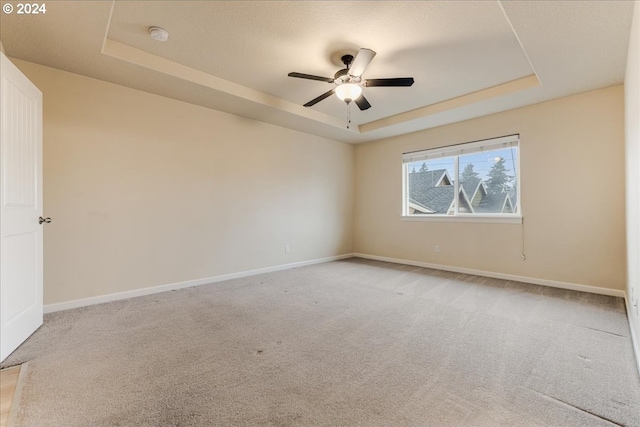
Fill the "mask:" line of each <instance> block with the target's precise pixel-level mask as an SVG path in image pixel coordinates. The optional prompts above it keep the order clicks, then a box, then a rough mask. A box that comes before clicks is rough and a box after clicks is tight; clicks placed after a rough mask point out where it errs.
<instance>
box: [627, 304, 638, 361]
mask: <svg viewBox="0 0 640 427" xmlns="http://www.w3.org/2000/svg"><path fill="white" fill-rule="evenodd" d="M624 299H625V301H626V302H627V319H628V320H629V330H630V331H631V345H632V346H633V353H634V354H635V356H636V364H637V365H638V372H640V336H639V335H638V333H639V332H640V331H638V330H636V326H635V324H634V322H633V321H632V319H633V315H632V314H631V313H633V311H632V310H633V307H632V306H631V301H630V300H629V299H627V295H626V294H625V297H624Z"/></svg>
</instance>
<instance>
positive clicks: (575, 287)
mask: <svg viewBox="0 0 640 427" xmlns="http://www.w3.org/2000/svg"><path fill="white" fill-rule="evenodd" d="M353 255H354V256H355V257H358V258H366V259H373V260H376V261H386V262H392V263H394V264H406V265H415V266H416V267H426V268H432V269H434V270H445V271H452V272H454V273H465V274H472V275H475V276H483V277H492V278H494V279H504V280H513V281H516V282H524V283H532V284H534V285H542V286H550V287H552V288H560V289H569V290H572V291H581V292H589V293H592V294H600V295H609V296H613V297H620V298H625V293H624V291H622V290H618V289H609V288H600V287H597V286H589V285H581V284H578V283H567V282H558V281H555V280H547V279H538V278H536V277H526V276H516V275H514V274H504V273H495V272H493V271H484V270H475V269H473V268H464V267H454V266H451V265H442V264H432V263H428V262H421V261H411V260H406V259H398V258H389V257H384V256H378V255H369V254H361V253H355V254H353Z"/></svg>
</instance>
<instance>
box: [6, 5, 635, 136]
mask: <svg viewBox="0 0 640 427" xmlns="http://www.w3.org/2000/svg"><path fill="white" fill-rule="evenodd" d="M4 3H7V2H6V1H3V2H2V4H4ZM10 3H16V2H10ZM46 4H47V12H46V14H45V15H39V16H19V15H17V14H15V13H14V14H11V15H6V14H2V15H1V16H0V26H1V32H0V39H1V40H2V43H3V45H4V48H5V51H6V53H7V55H9V56H11V57H16V58H19V59H24V60H27V61H31V62H36V63H39V64H43V65H47V66H51V67H55V68H59V69H62V70H66V71H71V72H74V73H78V74H82V75H85V76H89V77H94V78H97V79H101V80H105V81H110V82H113V83H117V84H121V85H125V86H128V87H132V88H136V89H140V90H144V91H147V92H151V93H156V94H159V95H163V96H167V97H171V98H175V99H179V100H183V101H186V102H191V103H194V104H198V105H203V106H206V107H209V108H214V109H218V110H222V111H227V112H230V113H233V114H237V115H240V116H244V117H249V118H254V119H257V120H262V121H265V122H269V123H273V124H276V125H280V126H285V127H289V128H292V129H297V130H301V131H304V132H308V133H311V134H316V135H321V136H325V137H328V138H332V139H336V140H340V141H345V142H352V143H356V142H363V141H371V140H375V139H380V138H384V137H388V136H393V135H399V134H403V133H407V132H413V131H417V130H421V129H427V128H429V127H434V126H439V125H442V124H446V123H451V122H455V121H460V120H465V119H469V118H472V117H477V116H481V115H485V114H491V113H494V112H498V111H504V110H507V109H511V108H516V107H520V106H524V105H529V104H532V103H537V102H542V101H545V100H549V99H554V98H559V97H562V96H567V95H571V94H574V93H579V92H584V91H588V90H592V89H596V88H600V87H606V86H611V85H615V84H620V83H622V82H623V80H624V70H625V64H626V54H627V46H628V39H629V32H630V26H631V17H632V12H633V7H634V3H633V2H632V1H618V2H616V1H603V2H598V1H503V2H500V1H460V2H456V1H428V2H427V1H372V2H365V1H353V2H350V1H208V2H207V1H122V0H120V1H115V2H113V1H49V2H47V3H46ZM154 25H155V26H160V27H163V28H165V29H167V30H168V31H169V32H170V38H169V41H167V42H166V43H160V42H156V41H154V40H152V39H151V38H150V37H149V35H148V28H149V27H150V26H154ZM360 47H367V48H371V49H373V50H375V51H376V52H377V56H376V57H375V58H374V59H373V61H372V62H371V64H370V65H369V67H368V68H367V70H366V72H365V74H364V77H365V78H382V77H414V79H415V84H414V85H413V86H412V87H410V88H384V87H371V88H365V92H364V93H365V95H366V97H367V99H368V100H369V102H370V103H371V104H372V108H371V109H369V110H366V111H360V110H358V109H357V107H356V106H355V105H352V106H351V118H352V127H351V129H347V128H346V111H347V107H346V105H345V104H344V103H343V102H341V101H339V100H338V99H337V98H336V97H335V96H333V97H330V98H327V99H326V100H324V101H322V102H320V103H318V104H316V105H315V106H313V107H311V108H305V107H302V104H304V103H305V102H307V101H309V100H311V99H313V98H315V97H316V96H318V95H320V94H321V93H323V92H326V91H327V90H329V89H331V88H332V87H333V84H328V83H324V82H318V81H311V80H303V79H295V78H290V77H287V73H289V72H291V71H297V72H301V73H308V74H316V75H321V76H327V77H332V76H333V74H334V73H335V72H336V71H337V70H339V69H340V68H342V67H341V66H340V65H339V60H338V57H339V56H340V54H341V53H345V52H352V53H355V52H357V50H358V49H359V48H360ZM336 61H337V62H336Z"/></svg>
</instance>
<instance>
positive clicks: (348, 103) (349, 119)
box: [347, 102, 351, 129]
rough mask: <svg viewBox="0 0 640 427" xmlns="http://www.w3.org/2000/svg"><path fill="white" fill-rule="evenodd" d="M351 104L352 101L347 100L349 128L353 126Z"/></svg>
mask: <svg viewBox="0 0 640 427" xmlns="http://www.w3.org/2000/svg"><path fill="white" fill-rule="evenodd" d="M350 105H351V103H350V102H347V129H350V128H351V108H350V107H349V106H350Z"/></svg>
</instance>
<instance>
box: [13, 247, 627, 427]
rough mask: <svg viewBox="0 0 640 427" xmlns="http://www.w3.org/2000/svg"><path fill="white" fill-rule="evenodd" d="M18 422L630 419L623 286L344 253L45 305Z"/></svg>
mask: <svg viewBox="0 0 640 427" xmlns="http://www.w3.org/2000/svg"><path fill="white" fill-rule="evenodd" d="M24 361H29V362H30V363H29V369H28V374H27V378H26V382H25V385H24V388H23V392H22V399H21V402H20V406H19V410H18V416H17V422H18V425H26V426H191V425H203V426H204V425H223V426H260V425H274V426H289V425H300V426H409V425H413V426H430V425H434V426H445V425H448V426H465V425H468V426H493V425H517V426H525V425H556V426H600V425H602V426H607V425H612V424H620V425H629V426H633V425H635V426H638V425H640V380H639V378H638V373H637V372H636V370H635V367H634V356H633V353H632V348H631V342H630V338H629V329H628V324H627V320H626V314H625V308H624V303H623V301H622V300H621V299H619V298H612V297H605V296H599V295H591V294H585V293H579V292H573V291H565V290H559V289H552V288H545V287H541V286H534V285H528V284H521V283H516V282H509V281H503V280H494V279H488V278H481V277H475V276H468V275H463V274H455V273H448V272H442V271H435V270H429V269H423V268H417V267H410V266H402V265H396V264H388V263H382V262H376V261H367V260H362V259H350V260H345V261H337V262H331V263H326V264H319V265H314V266H309V267H304V268H299V269H294V270H288V271H282V272H276V273H269V274H264V275H259V276H253V277H249V278H244V279H237V280H231V281H227V282H222V283H217V284H213V285H208V286H200V287H196V288H189V289H184V290H181V291H174V292H167V293H163V294H156V295H151V296H146V297H140V298H133V299H130V300H126V301H118V302H113V303H108V304H102V305H97V306H92V307H87V308H82V309H76V310H69V311H66V312H59V313H54V314H51V315H47V316H46V318H45V324H44V326H43V327H42V328H41V329H40V330H38V331H37V332H36V333H35V334H34V335H33V336H32V337H31V338H30V339H29V340H28V341H27V342H26V343H25V344H24V345H23V346H22V347H21V348H19V349H18V350H17V351H16V352H15V353H14V354H13V355H11V356H10V358H9V359H7V360H6V361H5V363H4V365H5V366H9V365H12V364H16V363H20V362H24Z"/></svg>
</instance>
